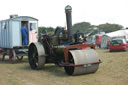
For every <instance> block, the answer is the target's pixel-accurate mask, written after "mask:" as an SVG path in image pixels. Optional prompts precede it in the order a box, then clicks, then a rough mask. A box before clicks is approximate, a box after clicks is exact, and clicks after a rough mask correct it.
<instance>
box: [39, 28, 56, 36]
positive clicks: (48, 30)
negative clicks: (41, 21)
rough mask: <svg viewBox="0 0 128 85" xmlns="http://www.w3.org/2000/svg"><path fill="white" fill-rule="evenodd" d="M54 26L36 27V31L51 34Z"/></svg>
mask: <svg viewBox="0 0 128 85" xmlns="http://www.w3.org/2000/svg"><path fill="white" fill-rule="evenodd" d="M54 30H55V29H54V28H53V27H39V28H38V31H39V33H43V34H45V33H48V34H52V33H53V32H54Z"/></svg>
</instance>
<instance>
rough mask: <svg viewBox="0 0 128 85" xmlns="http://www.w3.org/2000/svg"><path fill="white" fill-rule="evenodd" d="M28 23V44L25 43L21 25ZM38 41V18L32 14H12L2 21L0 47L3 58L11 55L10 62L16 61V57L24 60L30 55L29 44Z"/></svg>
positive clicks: (0, 23)
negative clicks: (31, 15)
mask: <svg viewBox="0 0 128 85" xmlns="http://www.w3.org/2000/svg"><path fill="white" fill-rule="evenodd" d="M24 24H27V30H28V44H27V45H23V37H22V33H21V27H22V26H23V25H24ZM37 41H38V19H36V18H33V17H30V16H18V15H10V18H9V19H6V20H1V21H0V48H1V49H2V52H1V53H2V54H1V55H2V58H1V59H2V60H4V58H5V56H6V55H8V56H9V61H10V63H15V61H16V58H17V59H18V60H22V59H23V56H27V55H28V45H29V44H30V43H32V42H37Z"/></svg>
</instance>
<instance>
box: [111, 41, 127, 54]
mask: <svg viewBox="0 0 128 85" xmlns="http://www.w3.org/2000/svg"><path fill="white" fill-rule="evenodd" d="M126 50H128V43H127V42H126V40H125V39H113V40H112V41H111V42H110V45H109V51H110V52H111V51H126Z"/></svg>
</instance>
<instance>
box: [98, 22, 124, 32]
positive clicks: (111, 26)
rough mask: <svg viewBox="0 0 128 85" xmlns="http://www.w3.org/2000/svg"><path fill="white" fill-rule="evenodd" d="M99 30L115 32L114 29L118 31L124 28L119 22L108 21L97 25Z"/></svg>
mask: <svg viewBox="0 0 128 85" xmlns="http://www.w3.org/2000/svg"><path fill="white" fill-rule="evenodd" d="M97 28H98V29H97V30H98V31H99V32H105V33H108V32H113V31H117V30H121V29H122V28H123V26H122V25H119V24H110V23H106V24H100V25H98V26H97Z"/></svg>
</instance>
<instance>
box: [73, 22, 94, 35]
mask: <svg viewBox="0 0 128 85" xmlns="http://www.w3.org/2000/svg"><path fill="white" fill-rule="evenodd" d="M72 30H73V33H75V32H76V31H78V30H79V31H80V32H84V33H85V34H87V33H89V32H90V31H91V30H92V25H91V24H90V23H89V22H81V23H76V24H74V25H73V27H72Z"/></svg>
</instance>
